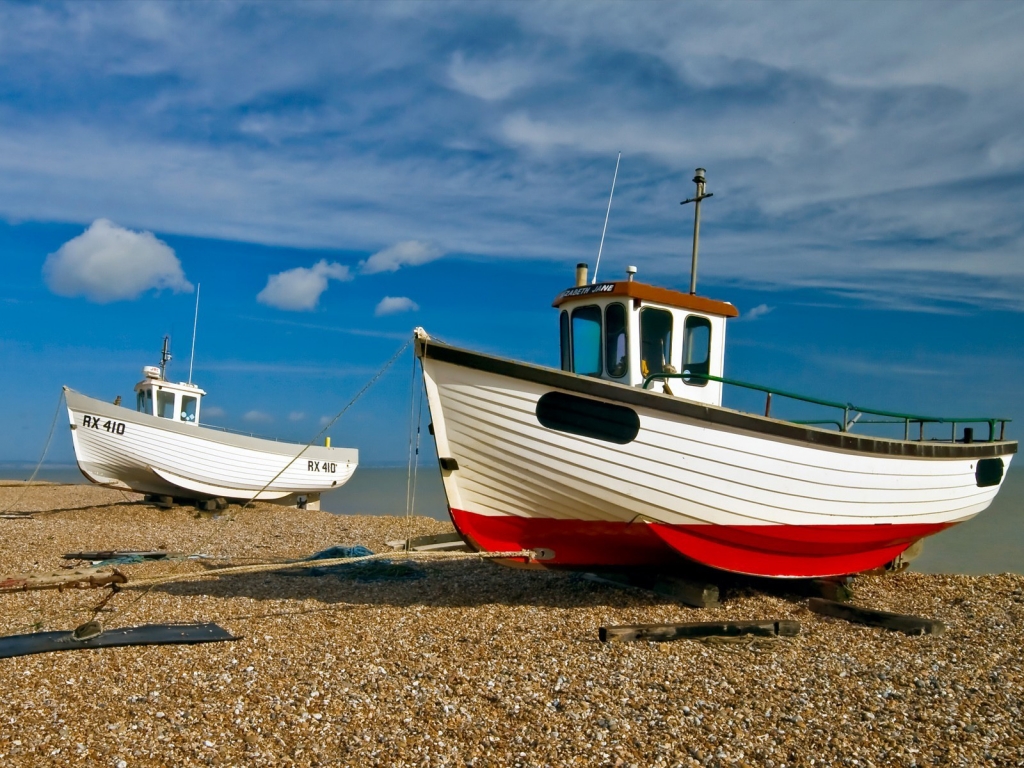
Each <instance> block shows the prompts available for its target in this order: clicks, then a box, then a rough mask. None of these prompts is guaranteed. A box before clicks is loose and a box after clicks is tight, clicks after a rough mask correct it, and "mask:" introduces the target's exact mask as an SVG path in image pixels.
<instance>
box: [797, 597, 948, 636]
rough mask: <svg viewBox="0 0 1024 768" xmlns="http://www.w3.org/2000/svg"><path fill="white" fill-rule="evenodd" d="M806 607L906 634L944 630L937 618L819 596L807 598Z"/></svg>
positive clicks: (825, 614)
mask: <svg viewBox="0 0 1024 768" xmlns="http://www.w3.org/2000/svg"><path fill="white" fill-rule="evenodd" d="M807 607H808V608H810V609H811V610H812V611H813V612H814V613H819V614H821V615H822V616H831V617H833V618H836V619H843V620H844V621H849V622H853V623H854V624H867V625H868V626H871V627H883V628H885V629H892V630H895V631H897V632H904V633H906V634H908V635H941V634H942V633H943V632H945V631H946V625H945V624H943V623H942V622H941V621H939V620H938V619H927V618H924V617H923V616H910V615H908V614H904V613H887V612H886V611H876V610H874V609H873V608H861V607H858V606H856V605H849V604H843V603H837V602H835V601H833V600H823V599H822V598H820V597H812V598H811V599H810V600H808V601H807Z"/></svg>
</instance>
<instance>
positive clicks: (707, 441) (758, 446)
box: [416, 169, 1017, 577]
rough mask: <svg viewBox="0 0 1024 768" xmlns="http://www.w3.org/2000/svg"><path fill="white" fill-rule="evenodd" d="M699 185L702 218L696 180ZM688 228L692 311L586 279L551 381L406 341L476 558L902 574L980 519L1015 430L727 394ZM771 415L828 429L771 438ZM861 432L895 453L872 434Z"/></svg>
mask: <svg viewBox="0 0 1024 768" xmlns="http://www.w3.org/2000/svg"><path fill="white" fill-rule="evenodd" d="M694 181H695V182H697V197H696V198H695V200H696V202H697V203H698V205H699V201H700V200H701V199H703V198H704V197H706V196H707V195H705V193H704V173H703V170H701V169H698V173H697V176H696V177H695V179H694ZM687 202H690V201H687ZM698 226H699V208H698V213H697V214H696V215H695V226H694V251H693V266H692V268H691V284H690V288H691V290H690V293H683V292H681V291H674V290H668V289H665V288H660V287H656V286H653V285H647V284H644V283H641V282H639V281H637V280H635V279H634V276H635V272H636V270H635V268H632V267H631V268H630V269H629V271H628V276H627V279H625V280H619V281H612V282H604V283H597V282H590V283H588V280H587V271H588V269H587V265H585V264H581V265H579V266H578V268H577V278H576V285H575V286H573V287H571V288H569V289H568V290H565V291H563V292H562V293H561V294H559V296H558V297H557V298H556V299H555V301H554V305H553V306H554V307H556V308H557V310H558V317H559V332H560V343H561V369H556V368H550V367H544V366H539V365H532V364H529V363H524V362H519V361H515V360H509V359H505V358H501V357H495V356H492V355H487V354H482V353H479V352H474V351H471V350H467V349H461V348H458V347H455V346H451V345H449V344H445V343H441V342H439V341H437V340H435V339H433V338H431V337H430V336H429V335H428V334H427V333H426V332H425V331H423V329H417V330H416V353H417V355H418V357H419V359H420V361H421V365H422V370H423V378H424V383H425V388H426V394H427V400H428V404H429V409H430V416H431V419H432V430H433V434H434V438H435V442H436V446H437V450H438V456H439V463H440V467H441V474H442V477H443V482H444V489H445V493H446V495H447V498H448V505H449V509H450V513H451V517H452V520H453V522H454V524H455V526H456V527H457V529H458V530H459V532H460V533H461V534H462V535H463V537H464V538H465V539H466V541H467V542H468V543H470V544H471V545H472V546H474V547H476V548H478V549H481V550H489V551H509V550H517V549H531V550H534V551H535V552H536V553H537V559H536V561H535V562H534V563H533V564H535V565H542V566H549V567H557V566H562V567H577V568H593V567H601V566H636V565H653V564H660V565H671V564H685V563H686V562H689V561H695V562H698V563H701V564H703V565H705V566H711V567H714V568H718V569H723V570H727V571H732V572H738V573H744V574H753V575H759V576H771V577H812V576H833V575H843V574H851V573H856V572H860V571H864V570H869V569H874V568H878V567H883V566H886V565H887V564H888V565H889V566H890V567H891V566H892V565H894V564H896V565H898V564H900V558H901V556H902V555H903V553H904V552H905V551H906V550H907V549H908V548H909V547H911V545H913V544H914V543H915V542H917V541H919V540H920V539H922V538H923V537H926V536H929V535H931V534H934V533H937V532H939V531H941V530H944V529H946V528H948V527H950V526H952V525H955V524H957V523H960V522H963V521H965V520H968V519H970V518H971V517H973V516H975V515H977V514H978V513H979V512H981V511H982V510H984V509H985V508H986V507H988V506H989V504H990V503H991V502H992V499H993V498H994V497H995V495H996V493H997V492H998V491H999V488H1000V485H1001V483H1002V481H1003V477H1004V475H1005V471H1006V468H1007V467H1008V466H1009V463H1010V459H1011V457H1012V455H1013V454H1014V453H1016V451H1017V443H1016V442H1014V441H1008V440H1005V439H1004V437H1005V435H1004V430H1005V424H1006V421H1008V420H1006V419H992V418H983V419H979V418H948V417H947V418H934V417H927V416H920V415H913V414H904V413H894V412H891V411H879V410H876V409H870V408H863V407H858V406H853V405H849V404H844V403H839V402H831V401H827V400H822V399H819V398H813V397H805V396H802V395H796V394H793V393H788V392H782V391H780V390H777V389H773V388H770V387H765V386H760V385H753V384H749V383H747V382H742V381H736V380H733V379H729V378H726V377H725V376H724V362H725V338H726V324H727V321H728V320H729V319H730V318H734V317H736V316H737V315H738V311H737V309H736V308H735V307H734V306H733V305H732V304H729V303H726V302H722V301H716V300H712V299H708V298H705V297H701V296H698V295H697V294H696V255H697V236H698V231H699V230H698ZM727 386H735V387H739V388H745V389H747V390H754V391H756V392H759V393H763V395H764V397H765V407H764V410H763V412H758V413H747V412H742V411H739V410H734V409H731V408H726V407H723V405H722V395H723V389H724V388H725V387H727ZM773 398H775V399H776V402H777V401H778V398H790V399H795V400H798V401H803V402H805V403H809V404H813V405H816V406H819V407H822V408H826V409H831V413H832V415H830V416H829V417H828V421H824V420H815V421H811V422H797V421H791V420H785V419H780V418H774V417H773V416H772V401H773ZM863 415H867V416H868V417H869V418H866V419H863V420H860V419H861V416H863ZM859 420H860V421H859ZM868 422H871V423H872V424H871V425H872V426H874V427H876V428H878V429H882V430H889V432H890V434H889V436H882V437H876V436H870V435H868V434H864V433H863V429H864V427H865V426H866V425H867V423H868ZM830 424H831V426H830ZM965 425H966V426H965ZM961 429H962V431H960V430H961ZM893 431H895V432H896V433H897V434H896V435H895V436H894V435H892V434H891V433H892V432H893ZM926 431H930V432H931V433H932V434H930V435H929V436H928V439H925V437H926ZM976 431H977V432H978V435H977V439H976V437H975V432H976ZM940 432H941V433H942V434H939V433H940Z"/></svg>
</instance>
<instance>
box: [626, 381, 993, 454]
mask: <svg viewBox="0 0 1024 768" xmlns="http://www.w3.org/2000/svg"><path fill="white" fill-rule="evenodd" d="M657 379H661V380H664V379H683V380H684V381H686V380H692V379H701V380H703V381H716V382H719V383H721V384H727V385H730V386H735V387H741V388H743V389H752V390H755V391H758V392H764V393H765V394H766V398H765V405H764V415H765V416H766V417H770V416H771V407H772V397H773V396H779V397H786V398H789V399H791V400H799V401H801V402H804V403H811V404H812V405H823V406H825V407H827V408H838V409H840V410H842V411H843V420H842V422H840V421H838V420H833V419H825V420H815V421H793V423H794V424H807V425H813V424H835V425H836V426H837V427H838V428H839V431H840V432H849V431H850V428H851V427H852V426H853V425H854V424H856V423H859V424H903V425H904V433H903V439H904V440H910V425H911V424H917V425H918V427H919V432H918V437H917V439H918V440H919V441H920V440H924V425H925V424H952V437H951V439H950V442H956V427H957V424H988V442H990V443H991V442H995V440H996V439H997V438H996V424H999V438H998V439H999V440H1003V439H1004V438H1005V435H1006V424H1007V422H1010V421H1012V419H1003V418H991V417H978V418H968V417H957V418H950V417H938V416H920V415H917V414H913V413H899V412H897V411H882V410H878V409H877V408H862V407H861V406H859V405H854V404H853V403H839V402H836V401H834V400H823V399H821V398H820V397H811V396H810V395H801V394H798V393H796V392H787V391H786V390H784V389H776V388H774V387H766V386H764V385H763V384H752V383H750V382H749V381H740V380H739V379H729V378H726V377H724V376H714V375H712V374H710V373H689V372H683V373H652V374H650V375H648V376H647V377H645V378H644V383H643V384H642V385H641V386H642V388H643V389H647V387H648V385H649V384H650V383H651V382H652V381H655V380H657ZM851 413H854V414H857V415H856V416H855V417H854V419H853V421H851V420H850V414H851ZM861 414H870V415H872V416H887V417H889V418H888V419H887V420H880V419H863V420H862V419H861V418H860V415H861Z"/></svg>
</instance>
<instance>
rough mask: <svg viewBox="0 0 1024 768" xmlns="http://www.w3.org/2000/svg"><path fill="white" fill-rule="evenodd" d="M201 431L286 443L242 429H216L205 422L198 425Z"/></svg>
mask: <svg viewBox="0 0 1024 768" xmlns="http://www.w3.org/2000/svg"><path fill="white" fill-rule="evenodd" d="M199 426H201V427H202V428H203V429H216V430H217V431H218V432H227V433H228V434H229V435H241V436H243V437H255V438H257V439H258V440H270V441H272V442H275V443H287V442H289V441H288V440H282V439H281V438H279V437H267V436H266V435H258V434H256V433H255V432H246V431H245V430H243V429H231V428H230V427H218V426H217V425H216V424H207V423H206V422H205V421H204V422H203V423H202V424H200V425H199Z"/></svg>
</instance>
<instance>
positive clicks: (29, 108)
mask: <svg viewBox="0 0 1024 768" xmlns="http://www.w3.org/2000/svg"><path fill="white" fill-rule="evenodd" d="M1021 39H1024V5H1022V4H1019V3H1003V2H999V3H985V2H977V3H971V4H963V3H941V2H927V3H915V2H901V3H885V4H882V3H860V2H853V1H851V2H846V3H825V2H810V1H808V2H799V3H786V2H775V3H747V2H743V3H730V2H716V3H701V2H687V3H675V2H673V3H658V2H643V3H600V2H591V3H587V4H582V3H577V2H566V3H558V2H549V3H531V2H515V3H485V2H469V3H458V2H440V1H436V2H428V3H417V2H400V3H388V2H379V3H369V2H367V3H358V2H350V3H338V2H329V3H319V2H310V3H303V2H291V3H232V2H218V3H174V2H158V3H146V2H136V3H89V2H73V3H68V4H61V3H46V4H30V3H20V2H3V3H0V270H2V273H0V274H2V279H0V363H2V365H0V398H2V401H3V402H4V403H6V406H7V407H6V409H5V411H6V412H5V418H4V421H3V427H2V428H0V461H6V462H32V461H35V460H36V459H37V458H38V456H39V454H40V451H41V450H42V448H43V445H44V443H45V441H46V436H47V433H48V429H49V425H50V423H51V420H52V418H53V414H54V411H55V409H56V408H57V403H58V398H59V395H60V387H61V385H65V384H66V385H68V386H71V387H72V388H74V389H77V390H79V391H82V392H85V393H87V394H91V395H94V396H96V397H101V398H105V399H106V398H109V399H113V397H114V396H115V395H118V394H120V395H122V396H125V397H128V396H130V395H131V391H132V387H133V386H134V384H135V382H136V381H137V380H138V379H139V377H140V369H141V367H142V366H143V365H150V364H154V363H156V362H158V361H159V351H160V344H161V341H162V338H163V336H164V334H170V335H171V337H172V341H171V344H172V352H173V354H174V360H173V362H172V363H171V377H172V378H176V379H185V378H187V375H188V365H189V351H190V345H191V332H192V320H193V312H194V311H195V300H196V289H197V287H198V286H201V289H200V297H201V300H200V307H199V326H198V333H197V341H196V352H195V361H194V372H193V380H194V381H195V382H196V383H198V384H199V385H200V386H202V387H203V388H204V389H205V390H206V391H207V392H208V393H209V394H208V397H207V400H206V401H205V403H206V405H205V407H206V410H205V412H204V414H203V416H204V420H209V421H212V422H213V423H219V424H222V425H224V426H228V427H231V428H236V429H244V430H247V431H252V432H255V433H258V434H263V435H270V436H275V437H280V438H284V439H293V440H302V441H305V440H307V439H309V438H311V437H312V436H313V435H314V434H316V433H317V432H318V431H319V429H320V424H321V422H322V420H323V419H324V418H325V417H326V418H330V417H333V416H334V415H335V414H336V413H337V412H338V411H339V410H341V409H342V408H343V407H344V406H345V405H346V403H348V402H349V400H350V399H351V398H352V397H353V396H354V395H355V394H356V393H357V392H358V391H360V389H361V388H362V387H363V386H364V385H365V384H366V382H367V381H369V380H370V379H371V377H373V376H374V375H375V374H376V373H377V372H378V371H379V370H380V368H381V366H383V365H384V364H385V363H386V362H387V361H388V360H389V359H390V358H391V357H392V355H393V354H394V353H395V352H397V351H398V350H399V349H400V348H401V347H402V345H403V344H404V343H405V342H406V341H407V340H408V339H409V337H410V332H411V329H412V328H413V327H414V326H418V325H421V326H423V327H425V328H426V329H427V330H428V332H431V333H433V334H435V335H437V336H439V337H441V338H444V339H446V340H448V341H451V342H453V343H458V344H461V345H465V346H469V347H472V348H474V349H480V350H483V351H487V352H492V353H496V354H501V355H505V356H509V357H515V358H518V359H525V360H529V361H533V362H538V363H543V364H549V365H556V364H557V344H558V337H557V316H556V314H555V311H554V310H553V309H551V307H550V303H551V300H552V299H553V298H554V296H555V295H556V294H557V293H558V292H559V291H561V290H562V289H564V288H566V287H568V286H569V285H570V284H571V283H572V280H573V267H574V266H575V264H576V262H578V261H586V262H588V263H590V264H591V266H592V267H593V264H594V261H595V259H596V256H597V249H598V243H599V241H600V237H601V228H602V224H603V222H604V218H605V212H606V205H607V202H608V195H609V191H610V185H611V180H612V174H613V171H614V168H615V160H616V156H617V153H619V152H621V153H622V160H621V166H620V169H619V173H618V179H617V184H616V187H615V195H614V203H613V206H612V209H611V214H610V217H609V223H608V231H607V237H606V239H605V243H604V249H603V255H602V261H601V272H600V276H601V278H603V279H611V278H616V277H621V276H622V275H623V274H624V271H625V267H626V266H627V265H635V266H636V267H637V268H638V270H639V272H638V279H642V280H645V281H648V282H653V283H656V284H660V285H666V286H668V287H675V288H682V289H684V290H685V289H686V287H687V286H688V283H689V267H690V264H689V251H690V237H691V232H692V211H691V209H690V208H681V207H680V206H679V202H680V201H681V200H683V199H684V198H686V197H689V196H690V195H691V194H692V192H693V184H692V182H691V181H690V179H691V178H692V176H693V169H694V168H696V167H698V166H700V167H704V168H706V169H707V178H708V191H711V192H713V193H714V197H713V198H712V199H710V200H708V201H707V202H706V203H705V204H704V206H703V208H702V229H701V259H700V272H699V281H698V288H699V292H700V293H702V294H705V295H710V296H712V297H714V298H718V299H724V300H728V301H732V302H733V303H734V304H736V305H737V307H739V309H740V310H741V312H742V313H743V314H742V316H741V318H740V319H739V320H738V321H735V322H733V323H731V324H730V329H729V331H728V342H727V344H728V346H727V352H726V374H727V375H728V376H732V377H735V378H739V379H743V380H748V381H755V382H761V383H766V384H774V385H777V386H779V387H782V388H785V389H790V390H796V391H801V392H806V393H808V394H812V395H816V396H819V397H825V398H828V399H835V400H842V401H853V402H855V403H857V404H862V405H867V406H876V407H881V408H886V409H892V410H900V411H911V412H918V413H926V414H936V415H961V416H998V417H1008V418H1014V419H1016V420H1017V425H1019V424H1020V423H1021V422H1022V421H1024V385H1022V384H1021V382H1024V362H1022V356H1021V354H1020V350H1021V340H1022V339H1024V253H1022V245H1024V216H1022V212H1024V211H1022V208H1024V203H1022V202H1021V201H1022V200H1024V132H1022V131H1021V129H1020V126H1021V125H1024V57H1022V56H1021V55H1020V43H1019V41H1020V40H1021ZM411 376H412V361H411V358H410V356H409V353H408V351H406V352H405V354H404V355H403V357H401V358H400V359H399V360H398V361H397V362H396V363H395V364H394V365H393V366H392V368H391V369H390V370H389V371H388V372H387V373H386V375H384V376H383V377H381V379H380V380H379V381H378V382H377V383H376V384H375V385H374V386H373V387H372V388H371V389H370V390H369V391H368V392H367V394H366V395H365V396H363V397H362V398H361V399H360V400H359V402H358V403H357V404H356V405H354V406H353V407H352V408H351V409H350V410H349V411H348V412H346V415H345V416H344V417H343V419H342V420H341V421H339V422H338V423H337V425H336V426H335V427H332V441H333V443H334V444H335V445H345V446H354V447H358V448H359V449H360V450H361V451H362V457H363V461H364V462H366V463H369V464H374V463H378V464H379V463H388V462H400V461H402V460H403V458H404V457H405V455H406V449H407V443H408V413H409V393H410V391H411V387H412V381H411ZM728 403H729V401H728V400H727V404H728ZM65 424H66V416H64V415H63V414H61V421H60V422H59V424H58V426H59V427H61V428H60V429H58V430H57V432H56V433H55V437H54V441H53V445H52V448H51V450H50V454H49V456H50V458H51V460H53V461H65V462H66V461H72V460H73V453H72V449H71V441H70V437H69V435H68V432H67V429H66V426H65ZM1017 425H1011V426H1010V428H1009V434H1010V436H1014V435H1016V434H1017V433H1016V429H1017V428H1018V426H1017Z"/></svg>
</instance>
